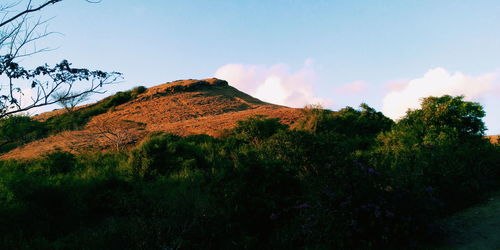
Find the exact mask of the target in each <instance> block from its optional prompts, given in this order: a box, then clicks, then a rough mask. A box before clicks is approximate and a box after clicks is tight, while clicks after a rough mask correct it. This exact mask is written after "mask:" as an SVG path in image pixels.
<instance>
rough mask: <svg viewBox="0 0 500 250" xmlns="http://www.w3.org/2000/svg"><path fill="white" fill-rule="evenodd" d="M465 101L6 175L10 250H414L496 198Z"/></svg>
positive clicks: (3, 213)
mask: <svg viewBox="0 0 500 250" xmlns="http://www.w3.org/2000/svg"><path fill="white" fill-rule="evenodd" d="M483 116H484V111H483V110H482V107H481V106H480V105H478V104H477V103H471V102H465V101H463V99H462V97H451V96H443V97H439V98H438V97H430V98H427V99H425V100H424V102H423V105H422V108H421V109H418V110H414V111H409V112H408V113H407V115H406V116H405V117H404V118H403V119H401V120H400V121H398V122H397V123H394V122H392V121H391V120H390V119H388V118H386V117H385V116H383V115H382V114H381V113H380V112H377V111H375V110H374V109H372V108H370V107H369V106H367V105H365V104H363V105H361V108H360V109H359V110H357V109H353V108H350V107H348V108H345V109H342V110H340V111H338V112H331V111H327V110H323V109H321V108H319V107H309V108H306V109H304V116H303V118H302V119H301V120H300V121H297V123H296V124H294V125H293V126H292V128H288V127H287V126H285V125H283V124H281V123H279V121H278V120H276V119H266V118H265V117H259V116H257V117H253V118H250V119H248V120H245V121H240V122H239V123H238V126H237V127H236V128H234V129H233V130H231V131H228V133H226V134H225V135H224V136H223V137H222V138H213V137H210V136H207V135H195V136H188V137H180V136H176V135H171V134H166V133H156V134H152V135H150V137H148V138H147V139H146V140H144V141H143V142H142V143H140V144H139V145H137V146H136V147H135V148H134V149H133V150H131V151H130V152H127V151H123V152H115V153H98V152H87V153H83V154H78V155H72V154H70V153H67V152H60V151H56V152H53V153H50V154H47V155H44V156H42V157H41V158H39V159H34V160H31V161H3V162H0V197H1V199H0V219H1V220H2V221H1V222H2V223H0V248H2V249H259V248H260V249H402V248H412V247H414V248H418V246H420V245H419V244H421V243H422V242H426V241H429V240H430V239H432V238H430V237H431V236H432V235H433V234H435V232H436V226H435V225H436V224H435V222H436V221H438V219H439V218H442V217H443V216H446V215H449V214H451V213H453V212H454V211H458V210H462V209H464V208H466V207H467V206H470V205H472V204H476V203H478V202H480V201H481V200H482V199H483V198H484V197H486V196H487V195H488V194H489V193H490V192H492V191H495V190H497V188H498V181H499V178H500V176H499V170H500V157H499V156H500V150H499V148H498V146H494V145H492V144H491V143H489V142H488V140H486V139H484V138H483V133H484V124H483V123H482V121H481V118H482V117H483Z"/></svg>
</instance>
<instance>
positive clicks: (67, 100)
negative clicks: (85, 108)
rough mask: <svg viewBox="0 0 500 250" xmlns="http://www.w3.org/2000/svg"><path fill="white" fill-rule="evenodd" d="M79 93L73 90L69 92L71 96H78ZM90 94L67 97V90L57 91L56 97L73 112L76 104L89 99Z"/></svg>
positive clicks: (61, 104)
mask: <svg viewBox="0 0 500 250" xmlns="http://www.w3.org/2000/svg"><path fill="white" fill-rule="evenodd" d="M77 94H78V93H77V92H72V93H70V94H69V96H76V95H77ZM89 94H90V93H88V94H85V95H80V96H78V97H67V96H66V93H65V92H57V93H56V94H55V99H59V102H58V103H57V104H59V106H61V107H63V108H64V109H66V111H68V113H71V112H73V111H74V110H75V108H76V106H78V105H80V104H81V103H83V102H85V101H87V100H88V99H89Z"/></svg>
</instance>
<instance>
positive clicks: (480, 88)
mask: <svg viewBox="0 0 500 250" xmlns="http://www.w3.org/2000/svg"><path fill="white" fill-rule="evenodd" d="M496 77H497V75H496V74H484V75H480V76H469V75H465V74H463V73H461V72H454V73H451V72H449V71H447V70H446V69H443V68H434V69H431V70H429V71H427V73H425V74H424V76H423V77H420V78H417V79H413V80H410V81H407V82H404V83H398V84H394V85H390V86H388V92H387V94H386V95H385V96H384V98H383V101H382V111H383V113H384V114H385V115H386V116H388V117H390V118H392V119H398V118H401V117H402V116H404V115H405V113H406V111H407V110H408V109H416V108H419V107H420V100H421V98H424V97H428V96H441V95H446V94H448V95H454V96H457V95H464V96H465V100H468V101H479V100H480V99H481V98H483V97H484V96H485V95H486V94H487V93H488V92H490V91H493V90H494V89H495V88H496V87H498V86H495V80H496Z"/></svg>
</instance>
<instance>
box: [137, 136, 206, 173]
mask: <svg viewBox="0 0 500 250" xmlns="http://www.w3.org/2000/svg"><path fill="white" fill-rule="evenodd" d="M129 164H130V168H131V170H132V173H133V176H135V177H137V178H146V179H151V178H154V177H155V176H157V175H168V174H172V173H174V172H175V171H179V170H181V169H183V168H188V169H191V168H206V162H205V159H204V157H203V152H202V151H201V149H200V148H199V147H198V146H197V145H195V144H192V143H188V142H186V141H184V140H183V139H182V138H181V137H179V136H176V135H173V134H166V133H159V134H155V135H153V136H151V137H149V138H148V139H146V140H144V141H143V142H142V143H141V144H139V145H138V146H137V147H136V148H135V149H133V150H132V151H131V152H130V157H129Z"/></svg>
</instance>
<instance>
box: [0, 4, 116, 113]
mask: <svg viewBox="0 0 500 250" xmlns="http://www.w3.org/2000/svg"><path fill="white" fill-rule="evenodd" d="M3 1H4V0H2V3H0V118H2V117H5V116H8V115H11V114H15V113H19V112H23V111H28V110H30V109H33V108H37V107H41V106H46V105H51V104H55V103H59V102H65V101H66V102H67V101H69V100H73V99H79V98H83V97H85V96H88V95H89V94H92V93H101V90H102V87H103V85H106V84H110V83H114V82H116V81H117V80H119V79H120V78H121V74H120V73H118V72H104V71H101V70H89V69H85V68H75V67H72V65H71V63H69V62H68V61H67V60H63V61H62V62H60V63H58V64H56V65H55V66H52V67H51V66H49V65H47V64H44V65H41V66H38V67H36V68H34V69H25V68H24V67H23V66H21V64H20V62H21V59H22V58H25V57H29V56H32V55H34V54H37V53H40V52H46V51H48V50H50V49H49V48H38V47H37V46H36V43H37V41H38V40H40V39H43V38H45V37H47V36H49V35H51V34H52V32H49V31H48V30H47V22H48V21H50V19H42V18H41V17H39V16H37V14H38V13H39V12H41V11H43V10H44V9H46V8H48V7H49V6H51V5H54V4H57V3H60V2H62V1H65V0H38V1H37V0H17V1H15V2H11V3H3ZM86 1H87V2H91V3H95V2H96V1H90V0H86ZM97 2H98V1H97ZM78 83H79V84H78Z"/></svg>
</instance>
